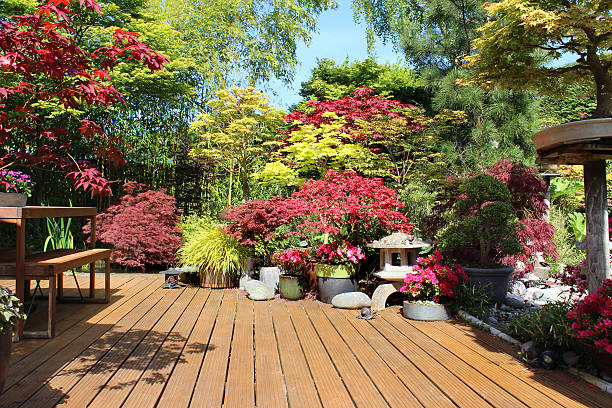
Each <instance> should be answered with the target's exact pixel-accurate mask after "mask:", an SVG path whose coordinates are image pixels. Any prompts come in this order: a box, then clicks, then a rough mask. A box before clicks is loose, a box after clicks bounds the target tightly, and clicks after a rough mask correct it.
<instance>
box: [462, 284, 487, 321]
mask: <svg viewBox="0 0 612 408" xmlns="http://www.w3.org/2000/svg"><path fill="white" fill-rule="evenodd" d="M454 292H455V303H454V304H455V309H456V311H459V310H463V311H464V312H466V313H469V314H471V315H472V316H474V317H477V318H479V319H480V320H486V319H487V318H488V317H489V316H491V297H490V296H489V293H488V292H487V290H486V289H485V288H484V287H483V286H482V285H472V284H471V283H469V282H467V281H463V282H461V283H460V284H459V285H457V287H456V288H455V290H454Z"/></svg>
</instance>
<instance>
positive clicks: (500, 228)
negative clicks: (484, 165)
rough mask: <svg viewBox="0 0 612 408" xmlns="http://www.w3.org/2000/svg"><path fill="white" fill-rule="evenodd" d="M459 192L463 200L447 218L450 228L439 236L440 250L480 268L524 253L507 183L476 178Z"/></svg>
mask: <svg viewBox="0 0 612 408" xmlns="http://www.w3.org/2000/svg"><path fill="white" fill-rule="evenodd" d="M458 192H459V194H460V198H459V199H458V200H457V201H456V202H455V203H454V205H453V206H452V208H451V209H450V211H447V212H446V213H445V214H444V219H445V220H446V221H447V223H448V224H447V226H446V227H444V228H442V229H441V230H440V231H439V232H438V234H437V235H436V238H437V239H438V245H439V246H440V249H442V250H443V251H446V252H447V253H451V254H454V255H455V258H456V259H461V261H462V262H465V263H468V264H471V265H479V266H488V265H491V264H495V263H498V262H499V261H500V260H501V259H500V258H501V256H503V255H512V254H516V253H519V252H520V251H521V247H520V245H519V241H518V235H517V231H518V229H519V225H518V221H517V219H516V216H515V214H514V211H513V210H512V207H511V205H510V200H511V199H510V192H509V191H508V188H507V187H506V186H505V185H504V183H502V182H501V181H499V180H497V179H495V178H494V177H493V176H490V175H487V174H477V175H475V176H472V177H470V178H468V179H467V180H465V181H464V182H463V183H462V184H461V185H460V187H459V190H458ZM459 253H460V255H458V254H459Z"/></svg>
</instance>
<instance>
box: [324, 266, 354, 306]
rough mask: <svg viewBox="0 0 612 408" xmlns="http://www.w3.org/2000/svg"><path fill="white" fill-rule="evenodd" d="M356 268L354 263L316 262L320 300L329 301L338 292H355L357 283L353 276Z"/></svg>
mask: <svg viewBox="0 0 612 408" xmlns="http://www.w3.org/2000/svg"><path fill="white" fill-rule="evenodd" d="M356 270H357V265H355V264H348V265H328V264H316V265H315V273H316V275H317V287H318V288H319V299H320V300H321V302H324V303H331V301H332V299H333V297H334V296H336V295H338V294H340V293H346V292H357V291H358V290H359V285H358V282H357V279H356V278H355V272H356Z"/></svg>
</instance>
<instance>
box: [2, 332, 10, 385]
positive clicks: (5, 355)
mask: <svg viewBox="0 0 612 408" xmlns="http://www.w3.org/2000/svg"><path fill="white" fill-rule="evenodd" d="M12 342H13V330H11V329H8V330H6V331H5V332H4V333H2V334H0V393H2V389H3V388H4V380H6V374H7V372H8V367H9V360H10V356H11V344H12Z"/></svg>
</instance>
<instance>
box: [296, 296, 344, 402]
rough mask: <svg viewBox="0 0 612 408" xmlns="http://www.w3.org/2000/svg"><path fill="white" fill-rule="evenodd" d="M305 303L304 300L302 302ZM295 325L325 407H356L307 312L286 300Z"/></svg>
mask: <svg viewBox="0 0 612 408" xmlns="http://www.w3.org/2000/svg"><path fill="white" fill-rule="evenodd" d="M301 303H304V302H301ZM285 305H286V307H287V310H288V311H289V315H290V316H291V321H292V322H293V327H294V328H295V332H296V334H297V336H298V339H299V341H300V344H301V345H302V352H303V353H304V357H305V358H306V362H307V363H308V367H309V368H310V372H311V373H312V378H313V380H314V383H315V386H316V387H317V392H318V394H319V397H320V398H321V403H322V405H323V407H326V408H327V407H354V406H355V404H353V401H352V400H351V396H350V395H349V393H348V392H347V390H346V387H345V386H344V383H343V382H342V378H340V376H339V375H338V372H337V371H336V367H335V366H334V364H333V363H332V360H331V358H330V357H329V355H328V354H327V350H326V349H325V347H324V346H323V343H321V340H320V339H319V336H318V335H317V332H316V331H315V329H314V328H313V326H312V323H311V322H310V320H309V319H308V316H307V315H306V312H304V309H303V308H302V307H301V305H298V304H297V303H295V302H286V304H285Z"/></svg>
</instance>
